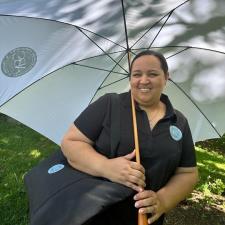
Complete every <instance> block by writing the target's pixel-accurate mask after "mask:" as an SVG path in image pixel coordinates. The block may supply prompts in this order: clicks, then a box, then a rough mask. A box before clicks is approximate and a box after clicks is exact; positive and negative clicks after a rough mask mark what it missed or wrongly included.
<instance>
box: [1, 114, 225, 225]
mask: <svg viewBox="0 0 225 225" xmlns="http://www.w3.org/2000/svg"><path fill="white" fill-rule="evenodd" d="M57 148H58V146H57V145H56V144H54V143H53V142H51V141H50V140H48V139H46V138H45V137H43V136H41V135H40V134H38V133H37V132H35V131H33V130H31V129H30V128H27V127H26V126H24V125H22V124H20V123H17V122H14V121H12V120H10V119H9V118H8V117H6V116H4V115H2V114H0V221H1V222H0V223H1V225H14V224H15V225H27V224H28V211H29V210H28V199H27V195H26V192H25V188H24V181H23V179H24V175H25V173H26V172H27V171H28V170H29V169H31V168H32V167H33V166H34V165H36V164H37V163H38V162H39V161H40V160H42V159H44V158H45V157H47V156H48V155H49V154H50V153H51V152H53V151H54V150H55V149H57ZM224 149H225V136H223V137H222V138H221V139H217V140H211V141H208V142H201V143H198V147H196V152H197V159H198V167H199V171H200V182H199V184H198V186H197V187H196V190H195V192H194V194H193V196H192V198H189V199H188V200H187V201H185V202H183V203H182V204H181V206H179V208H177V209H175V210H174V211H173V212H172V213H171V218H170V219H171V221H173V219H174V218H175V219H176V221H178V219H177V218H178V216H179V214H181V216H180V217H182V216H184V215H185V212H188V213H189V215H191V212H189V211H187V210H186V211H185V207H189V209H191V208H193V210H192V211H195V212H198V210H202V209H204V210H205V209H207V207H209V208H210V209H211V208H216V210H217V211H218V213H219V214H218V215H219V216H218V221H225V201H224V199H225V198H224V196H225V159H224ZM196 209H198V210H196ZM182 210H183V211H182ZM208 211H209V210H208ZM201 212H202V211H201ZM209 213H215V212H214V211H212V212H210V211H209ZM221 215H222V217H221ZM197 216H199V215H197ZM210 216H214V215H211V214H209V217H210ZM223 216H224V217H223ZM193 218H194V217H193ZM205 218H206V220H207V214H205ZM214 218H215V217H214ZM221 218H222V219H221ZM179 219H180V220H182V219H183V222H180V223H175V222H169V220H168V222H167V224H168V225H170V224H171V225H172V224H173V225H175V224H182V225H188V224H189V223H188V222H184V221H185V218H179ZM190 221H191V220H190ZM199 221H200V220H199ZM218 221H217V222H216V220H214V224H215V225H216V224H218V225H220V222H218ZM190 224H192V225H200V224H201V223H200V222H199V223H198V221H194V222H192V223H190ZM204 224H209V223H204ZM221 224H222V223H221Z"/></svg>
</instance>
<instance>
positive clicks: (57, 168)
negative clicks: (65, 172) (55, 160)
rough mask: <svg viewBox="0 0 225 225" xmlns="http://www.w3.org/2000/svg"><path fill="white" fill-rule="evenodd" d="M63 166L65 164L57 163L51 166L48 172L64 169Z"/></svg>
mask: <svg viewBox="0 0 225 225" xmlns="http://www.w3.org/2000/svg"><path fill="white" fill-rule="evenodd" d="M63 168H64V165H63V164H56V165H54V166H52V167H50V168H49V170H48V173H49V174H53V173H57V172H59V171H60V170H62V169H63Z"/></svg>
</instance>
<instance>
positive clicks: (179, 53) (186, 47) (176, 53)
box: [166, 47, 190, 59]
mask: <svg viewBox="0 0 225 225" xmlns="http://www.w3.org/2000/svg"><path fill="white" fill-rule="evenodd" d="M189 48H190V47H186V48H184V49H182V50H180V51H178V52H176V53H174V54H172V55H170V56H168V57H166V59H169V58H171V57H173V56H175V55H178V54H180V53H181V52H184V51H186V50H188V49H189Z"/></svg>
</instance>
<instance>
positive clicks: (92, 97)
mask: <svg viewBox="0 0 225 225" xmlns="http://www.w3.org/2000/svg"><path fill="white" fill-rule="evenodd" d="M125 55H126V53H125V54H124V55H123V56H122V57H121V59H120V60H119V61H118V63H120V62H121V60H122V59H123V58H124V56H125ZM118 63H117V64H116V65H114V67H113V68H112V70H111V71H110V72H109V73H108V75H107V76H106V77H105V79H104V80H103V81H102V83H101V84H100V86H99V88H98V89H97V90H96V91H95V93H94V95H93V97H92V98H91V100H90V102H89V104H90V103H91V102H92V100H93V99H94V97H95V95H96V94H97V92H98V90H100V89H101V86H102V84H103V83H104V82H105V80H106V79H107V78H108V77H109V75H110V74H111V73H112V72H113V70H114V69H115V68H116V66H117V65H118ZM89 104H88V105H89Z"/></svg>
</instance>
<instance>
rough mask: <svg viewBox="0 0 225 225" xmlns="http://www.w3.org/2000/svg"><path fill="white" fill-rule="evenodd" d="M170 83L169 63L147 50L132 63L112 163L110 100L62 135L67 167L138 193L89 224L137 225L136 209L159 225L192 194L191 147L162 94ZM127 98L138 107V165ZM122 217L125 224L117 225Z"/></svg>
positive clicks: (184, 125)
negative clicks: (109, 155) (165, 215)
mask: <svg viewBox="0 0 225 225" xmlns="http://www.w3.org/2000/svg"><path fill="white" fill-rule="evenodd" d="M168 78H169V73H168V66H167V62H166V60H165V58H164V56H163V55H161V54H160V53H157V52H154V51H149V50H148V51H144V52H141V53H139V54H138V55H136V56H135V58H134V59H133V61H132V63H131V75H130V87H131V91H130V92H128V93H123V94H120V95H119V99H120V109H119V110H120V116H121V124H120V129H121V130H120V133H121V135H120V136H121V137H120V143H119V146H118V149H117V157H116V158H113V159H109V158H108V157H107V155H108V152H109V149H110V138H109V134H110V116H109V114H110V109H109V103H108V102H109V97H108V95H105V96H103V97H101V98H100V99H99V100H97V101H96V102H94V103H93V104H91V105H90V106H89V107H88V108H87V109H86V110H85V111H84V112H83V113H81V115H80V116H79V117H78V118H77V119H76V121H75V122H74V124H73V125H72V126H71V127H70V128H69V130H68V132H67V133H66V134H65V136H64V138H63V140H62V150H63V153H64V154H65V156H66V157H67V159H68V162H69V163H70V165H71V166H73V167H74V168H76V169H78V170H81V171H84V172H86V173H88V174H91V175H93V176H98V177H103V178H107V179H108V180H111V181H112V182H117V183H120V184H123V185H125V186H127V187H130V188H132V189H133V190H135V191H136V192H137V193H136V194H135V195H134V196H133V199H127V200H126V201H124V202H122V203H121V204H118V205H117V206H116V207H112V210H111V211H110V213H107V212H106V213H105V214H102V215H101V216H99V217H98V216H97V217H96V221H97V222H93V224H96V225H99V224H104V221H108V222H107V224H109V223H110V222H109V221H113V222H112V224H113V223H114V224H117V225H118V224H121V225H122V224H123V225H124V224H137V222H136V219H135V216H133V215H134V214H136V213H135V210H134V209H135V208H137V209H138V211H139V213H147V214H148V223H149V224H163V217H164V214H165V213H167V212H168V211H169V210H171V209H172V208H174V207H175V206H176V205H177V204H178V203H179V202H180V201H181V200H183V199H184V198H185V197H186V196H187V195H188V194H189V193H190V192H191V191H192V190H193V188H194V186H195V184H196V182H197V179H198V172H197V168H196V159H195V152H194V144H193V141H192V137H191V133H190V129H189V126H188V123H187V120H186V119H185V117H184V116H183V115H182V114H181V113H180V112H179V111H177V110H175V109H173V107H172V105H171V103H170V101H169V99H168V97H167V96H166V95H164V94H162V91H163V89H164V87H165V85H166V83H167V80H168ZM130 94H132V95H133V98H134V100H135V104H136V114H137V126H138V133H139V145H140V152H141V153H140V154H141V162H142V165H139V164H137V163H136V162H134V161H133V159H134V158H135V151H132V150H133V149H134V141H133V131H132V117H131V103H130ZM118 209H119V210H118ZM121 211H122V212H121ZM123 211H124V212H123ZM120 212H121V213H120ZM112 215H114V216H112ZM110 216H111V217H110ZM123 217H126V218H127V220H125V219H124V222H121V221H123ZM102 221H103V222H102ZM125 221H127V222H125Z"/></svg>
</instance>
